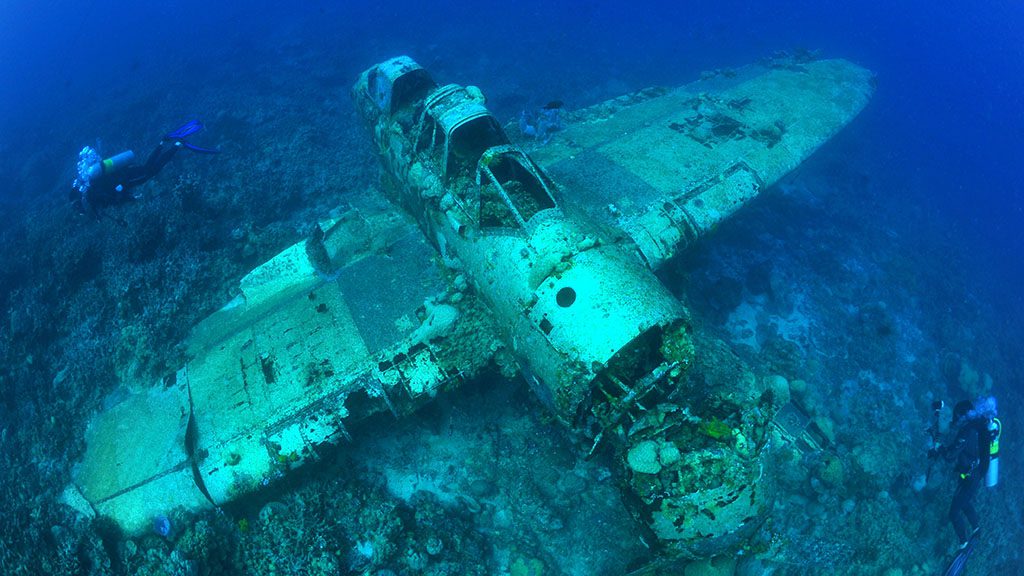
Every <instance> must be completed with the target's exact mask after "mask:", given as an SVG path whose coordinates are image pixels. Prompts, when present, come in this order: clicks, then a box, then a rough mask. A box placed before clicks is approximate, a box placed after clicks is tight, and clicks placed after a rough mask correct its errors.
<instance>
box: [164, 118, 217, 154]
mask: <svg viewBox="0 0 1024 576" xmlns="http://www.w3.org/2000/svg"><path fill="white" fill-rule="evenodd" d="M202 129H203V124H202V123H201V122H199V120H189V121H188V122H186V123H184V124H182V125H181V126H178V127H177V128H175V129H174V130H173V131H171V132H169V133H168V134H167V135H166V136H164V139H165V140H177V141H178V142H181V143H182V144H183V145H184V146H185V148H188V149H189V150H191V151H193V152H199V153H200V154H217V153H218V152H220V150H216V149H214V148H204V147H202V146H196V145H195V144H189V143H188V142H185V138H188V137H189V136H191V135H193V134H195V133H196V132H199V131H200V130H202Z"/></svg>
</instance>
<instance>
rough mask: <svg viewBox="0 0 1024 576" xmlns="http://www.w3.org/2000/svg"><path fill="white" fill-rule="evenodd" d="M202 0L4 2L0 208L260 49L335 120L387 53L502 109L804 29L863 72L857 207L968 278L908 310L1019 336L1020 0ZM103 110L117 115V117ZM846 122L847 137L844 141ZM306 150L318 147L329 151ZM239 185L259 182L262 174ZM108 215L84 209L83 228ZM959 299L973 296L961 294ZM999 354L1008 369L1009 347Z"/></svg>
mask: <svg viewBox="0 0 1024 576" xmlns="http://www.w3.org/2000/svg"><path fill="white" fill-rule="evenodd" d="M216 4H217V3H216V2H209V1H205V2H200V1H196V0H186V1H181V2H160V3H145V2H129V1H118V2H69V1H67V2H41V1H30V0H8V2H5V3H4V5H3V6H2V8H3V11H4V12H3V13H4V16H3V19H2V24H0V136H2V137H0V226H10V225H12V223H14V222H16V221H18V220H19V219H24V217H25V215H26V214H31V213H33V212H34V211H39V210H46V211H67V210H68V208H67V206H66V195H67V185H68V183H69V182H70V179H71V177H72V174H73V170H74V163H75V160H76V155H77V152H78V150H79V149H81V147H82V146H83V145H85V144H93V143H94V142H95V141H96V139H97V138H101V139H103V140H104V141H106V142H109V143H110V147H116V146H138V145H142V146H145V145H146V144H145V142H139V141H138V139H140V138H144V137H145V136H144V135H147V134H148V135H150V136H151V137H153V138H155V137H157V135H159V133H160V131H162V130H167V129H169V128H171V127H173V126H174V125H175V124H174V123H175V122H178V121H181V120H184V119H186V118H191V117H198V118H200V119H208V118H216V117H217V116H218V114H219V113H222V112H223V111H222V110H209V109H204V105H205V104H204V103H205V102H208V101H209V100H208V99H204V98H202V97H199V96H198V95H199V94H202V93H206V94H208V93H209V92H210V91H216V90H218V88H219V87H220V86H225V87H228V86H231V87H235V86H238V85H239V83H247V82H250V81H251V83H253V84H261V85H265V86H271V87H273V89H276V90H287V89H288V85H287V83H285V84H284V85H280V86H278V85H276V84H274V83H273V82H268V80H271V79H272V78H270V77H273V76H274V75H275V70H281V71H282V73H281V76H282V77H288V78H294V77H295V75H296V74H297V73H298V74H306V73H312V71H311V70H310V69H309V67H310V66H315V67H317V68H319V71H318V72H319V75H320V76H322V77H323V82H322V86H323V88H322V90H323V93H322V94H318V95H314V97H311V98H310V99H309V102H308V107H309V109H310V110H313V109H319V108H321V107H323V106H325V102H330V101H335V102H341V103H342V105H341V108H340V109H342V110H344V111H346V112H345V114H344V115H341V116H339V118H338V122H339V124H343V123H347V124H353V123H354V118H353V117H352V116H353V115H352V114H350V113H348V111H349V110H350V108H351V106H350V104H349V94H348V89H349V87H350V86H351V84H352V82H353V80H354V78H355V76H356V75H357V74H358V73H359V72H360V71H361V70H363V69H365V68H366V67H368V66H370V65H372V64H374V63H377V62H379V61H381V60H382V59H384V58H388V57H391V56H394V55H397V54H401V53H407V54H409V55H411V56H413V57H414V58H416V59H417V60H418V61H420V62H421V63H422V64H423V65H425V66H426V67H427V68H428V69H429V70H430V71H431V72H432V73H433V74H434V76H435V78H437V79H439V80H440V81H442V82H449V81H451V82H459V83H471V84H477V85H479V86H481V87H482V88H483V91H484V93H485V94H487V95H488V97H489V104H490V106H491V107H492V108H493V109H494V110H495V112H496V113H497V115H498V116H499V117H500V118H502V119H503V120H507V119H511V118H513V117H515V116H516V115H517V114H518V113H519V111H520V110H522V109H524V108H526V107H529V106H536V105H538V104H541V103H544V102H547V101H549V100H554V99H559V100H563V101H565V102H566V104H567V105H568V106H569V107H570V108H575V107H580V106H586V105H589V104H593V103H595V102H597V101H599V100H601V99H604V98H609V97H613V96H617V95H619V94H622V93H624V92H627V91H629V90H633V89H638V88H642V87H646V86H650V85H656V84H662V85H678V84H682V83H685V82H688V81H691V80H694V79H696V78H697V77H698V75H699V73H700V72H701V71H703V70H708V69H713V68H719V67H736V66H741V65H744V64H748V63H751V62H756V61H757V60H759V59H761V58H763V57H765V56H769V55H771V54H772V53H773V52H775V51H777V50H787V49H794V48H801V47H803V48H809V49H817V50H820V51H821V54H822V56H824V57H842V58H847V59H850V60H852V61H854V62H857V63H859V64H861V65H863V66H866V67H868V68H870V69H872V70H873V71H875V72H876V73H877V75H878V90H877V93H876V95H875V97H874V99H873V100H872V102H871V103H870V104H869V106H868V108H867V109H866V110H865V111H864V113H863V114H862V116H861V117H860V118H859V119H858V120H857V121H856V122H855V123H854V124H853V125H851V126H850V127H849V128H848V129H847V131H846V134H844V135H841V136H840V138H839V139H838V140H839V142H835V143H833V144H831V145H830V146H833V148H832V150H833V152H834V151H835V150H842V151H843V153H846V152H847V151H849V153H850V154H851V155H852V156H851V157H850V158H849V159H848V160H849V164H848V166H847V168H846V169H847V170H849V172H850V173H858V174H861V175H863V176H864V177H865V178H867V180H868V181H869V183H870V184H869V186H868V187H867V192H865V197H864V198H863V202H864V207H863V208H862V209H861V210H860V211H859V212H858V213H857V214H856V216H855V219H865V214H867V215H868V216H869V217H870V216H871V215H873V214H875V215H877V220H879V221H881V222H884V226H885V227H886V228H887V229H888V230H890V231H891V233H892V238H893V244H894V248H893V250H894V251H899V250H906V251H909V250H910V249H911V248H910V247H911V246H913V247H914V248H913V249H914V250H916V251H917V252H913V253H911V254H909V256H910V257H911V259H913V260H914V261H915V263H916V264H917V265H918V266H919V267H920V269H921V270H930V271H932V272H931V274H930V275H929V277H930V278H934V277H935V276H936V273H935V270H939V275H941V274H942V273H947V274H948V275H949V277H951V278H956V279H957V280H956V281H955V282H953V284H955V285H956V286H967V288H966V291H960V292H958V291H957V290H934V291H932V290H929V289H930V288H931V286H923V288H924V289H925V290H929V292H928V293H926V294H921V298H922V299H924V300H926V301H927V303H926V304H925V305H923V306H921V307H922V308H923V309H925V310H933V309H935V310H942V311H948V310H949V309H957V308H963V309H964V310H972V311H973V310H977V309H979V308H985V309H988V310H990V311H995V316H996V317H998V318H999V319H1000V324H999V325H994V324H993V323H992V321H991V320H992V317H991V316H990V317H988V318H987V319H986V320H985V321H986V322H988V323H987V324H982V323H980V322H981V320H980V319H979V323H977V324H975V323H973V322H974V319H973V318H971V317H970V314H969V313H961V314H956V313H953V314H946V316H945V317H952V318H958V319H962V321H963V324H962V326H959V327H958V328H959V329H962V331H964V332H970V333H976V332H984V331H989V332H995V333H998V334H999V336H997V337H996V339H1000V338H1001V339H1002V340H1003V341H1004V342H1006V345H1005V346H1004V347H1003V348H1002V356H1003V357H1004V362H1005V363H1006V364H1010V365H1011V366H1012V365H1013V364H1014V362H1016V361H1017V358H1018V357H1019V354H1020V352H1021V350H1022V344H1021V342H1024V338H1021V334H1022V331H1021V330H1020V328H1019V323H1020V322H1022V321H1024V300H1022V297H1021V296H1020V294H1019V292H1020V290H1019V287H1020V286H1021V284H1022V283H1024V258H1022V255H1024V185H1022V174H1021V172H1022V169H1024V146H1022V143H1021V141H1022V139H1024V102H1022V97H1021V94H1022V92H1024V3H1021V2H1011V1H989V2H975V3H968V2H924V1H923V0H916V1H913V2H902V3H891V2H883V1H879V0H876V1H873V2H863V3H850V2H821V1H802V2H797V1H785V2H762V1H748V2H744V1H738V0H721V1H705V2H688V3H678V2H663V3H655V2H647V3H637V4H636V5H627V3H625V2H623V3H612V2H569V3H557V2H538V1H536V0H530V1H511V0H510V1H507V2H497V1H494V0H485V1H479V2H466V3H445V2H441V1H435V2H431V3H427V7H425V8H422V7H419V6H420V5H421V4H422V3H421V2H413V1H410V0H403V1H401V2H372V3H370V2H342V1H338V2H320V3H316V2H313V3H281V2H268V1H266V0H257V1H251V2H245V3H242V2H232V3H228V5H229V6H230V7H218V6H216ZM630 4H632V3H630ZM893 4H896V6H893ZM285 71H286V72H285ZM224 89H225V90H227V89H229V88H224ZM230 89H234V88H230ZM154 92H156V95H155V96H154V94H153V93H154ZM140 94H145V95H146V97H145V98H143V97H141V96H139V95H140ZM154 98H156V100H154ZM240 98H241V96H240ZM168 100H170V101H171V104H169V105H168V104H167V101H168ZM153 101H156V102H159V103H161V106H160V107H159V109H160V110H161V111H160V112H159V113H158V112H156V111H154V110H155V108H156V107H153V108H152V109H151V108H150V107H148V106H147V104H146V103H147V102H153ZM221 101H222V100H221ZM140 102H141V104H140ZM110 110H114V112H113V113H111V112H109V111H110ZM108 115H109V117H108ZM208 123H209V126H208V132H207V133H206V134H204V135H203V136H204V137H207V138H210V139H211V140H213V141H214V142H217V143H218V144H219V145H225V144H229V143H225V142H224V140H223V138H225V136H224V134H225V133H226V132H227V131H226V129H224V128H222V131H221V133H220V135H218V128H219V127H218V125H217V123H216V122H208ZM115 125H116V126H118V127H124V126H126V125H127V126H129V127H131V130H132V131H133V133H132V134H129V135H126V134H124V133H123V132H124V131H123V130H122V129H121V128H114V127H113V126H115ZM105 127H106V128H105ZM360 134H362V133H361V132H360ZM282 137H287V135H282ZM218 138H219V139H218ZM844 138H846V141H845V142H846V143H847V144H848V143H849V142H850V141H854V142H855V143H856V144H855V145H850V146H847V147H843V141H842V140H843V139H844ZM351 146H352V148H353V149H358V148H359V147H365V146H367V140H366V139H365V138H364V139H358V138H357V139H353V141H352V144H351ZM238 153H239V152H238V151H234V152H233V154H238ZM242 153H245V151H244V150H243V151H242ZM251 153H253V154H259V153H260V151H259V150H252V152H251ZM227 156H228V155H225V157H227ZM235 158H237V156H235ZM225 161H230V159H228V158H226V159H225ZM309 161H311V162H316V163H322V164H321V166H320V167H321V168H322V167H324V166H327V167H332V166H334V165H335V163H337V162H338V159H337V158H334V157H323V158H313V159H311V160H309ZM243 178H244V177H243ZM370 183H371V182H370V181H369V180H368V181H367V182H365V183H362V185H363V187H365V186H366V185H369V184H370ZM254 184H255V185H254V186H253V187H252V188H253V189H254V190H259V184H260V183H259V182H256V183H254ZM858 189H860V188H858ZM255 201H257V202H258V198H257V199H256V200H255ZM840 210H844V211H845V210H847V207H841V208H840ZM224 217H225V218H229V217H232V216H230V215H225V216H224ZM51 221H52V220H51ZM67 221H68V222H69V223H70V222H72V219H71V218H70V217H69V218H68V219H67ZM105 224H106V223H105ZM69 225H79V223H71V224H69ZM235 225H236V224H235V223H234V222H232V223H230V224H229V225H227V226H226V228H227V229H228V230H230V229H231V228H233V227H234V226H235ZM106 229H107V228H103V227H101V226H97V227H96V228H95V233H96V234H102V233H104V231H105V230H106ZM110 229H114V230H116V228H110ZM0 236H2V235H0ZM52 238H53V235H51V236H50V239H51V240H52ZM294 240H295V239H294V238H292V239H290V241H294ZM54 241H55V242H56V240H54ZM279 248H280V247H278V249H279ZM268 253H270V254H272V253H273V252H270V251H269V249H268ZM947 253H948V254H950V256H951V257H949V258H947V257H946V255H947ZM263 256H265V255H263ZM918 256H920V257H918ZM837 259H842V255H837ZM33 265H35V263H34V264H33ZM38 265H39V266H46V263H45V262H42V263H39V264H38ZM946 268H948V270H945V269H946ZM0 274H5V272H0ZM12 276H13V275H12ZM7 280H9V279H8V278H3V277H0V286H3V287H4V290H7V288H6V286H7V285H8V284H11V285H16V283H15V282H8V281H7ZM225 282H228V281H227V280H225ZM47 294H48V293H47ZM83 298H84V297H83ZM967 299H970V300H972V301H973V302H974V303H975V305H972V306H964V300H967ZM977 302H981V303H982V305H981V306H978V305H977ZM216 304H217V305H219V302H218V303H216ZM209 306H213V304H209ZM196 308H197V311H195V312H194V313H195V314H197V315H198V314H199V311H198V308H199V307H198V306H197V307H196ZM939 316H940V314H936V317H939ZM12 324H13V323H12ZM987 341H988V340H986V341H985V342H987ZM940 347H941V346H940ZM963 353H964V356H965V357H968V356H972V355H977V351H975V350H965V351H963ZM930 361H931V359H928V360H926V362H930ZM957 366H959V365H957ZM981 368H985V367H984V366H981ZM1013 373H1015V374H1016V375H1017V376H1018V377H1024V370H1022V369H1021V368H1020V367H1016V368H1013V369H1011V371H1010V373H1009V374H1013ZM1009 374H1008V373H1007V372H1006V371H1003V372H1001V373H999V374H997V378H998V377H1001V378H1002V380H1001V381H1000V380H997V384H998V385H1006V384H1008V383H1010V382H1012V378H1009V377H1008V375H1009Z"/></svg>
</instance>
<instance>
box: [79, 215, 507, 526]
mask: <svg viewBox="0 0 1024 576" xmlns="http://www.w3.org/2000/svg"><path fill="white" fill-rule="evenodd" d="M449 274H450V273H449V272H448V270H447V269H445V268H444V267H443V266H442V265H441V264H440V263H439V262H438V257H437V255H436V252H435V251H434V249H433V247H431V246H430V245H429V244H427V243H426V242H425V241H424V239H423V235H422V233H421V232H420V231H419V230H418V229H417V228H416V227H415V226H414V225H412V224H410V223H409V222H408V221H407V220H405V219H404V218H402V217H401V216H399V215H397V214H395V213H393V212H392V211H390V210H380V209H377V210H369V209H363V210H351V211H348V212H346V213H345V214H344V215H342V216H341V217H339V218H336V219H334V220H331V221H329V222H326V223H323V224H321V225H320V227H319V229H318V231H317V232H316V233H315V234H314V235H312V237H311V238H310V239H308V240H306V241H304V242H300V243H298V244H295V245H294V246H292V247H290V248H288V249H286V250H284V251H283V252H281V253H280V254H278V255H277V256H276V257H274V258H273V259H271V260H270V261H268V262H266V263H265V264H263V265H262V266H260V267H258V268H256V269H255V270H253V271H252V272H251V273H249V275H247V276H246V277H245V278H244V279H243V280H242V281H241V284H240V294H239V296H238V297H236V298H235V299H234V300H233V301H232V302H231V303H230V304H228V305H227V306H225V307H224V308H222V309H221V310H219V311H217V312H216V313H214V314H213V315H211V316H210V317H209V318H207V319H206V320H204V321H203V322H202V323H200V324H199V325H198V326H197V327H196V328H195V330H194V332H193V335H192V336H191V338H190V340H189V342H188V348H189V354H190V357H191V358H190V360H189V362H188V364H187V365H186V366H185V367H184V368H182V369H181V370H179V371H178V372H177V373H176V374H175V375H173V376H171V377H168V378H165V379H164V381H163V382H162V383H161V384H159V385H158V386H156V387H152V388H146V389H143V390H141V391H138V392H135V393H132V394H128V395H126V397H124V398H123V399H121V400H120V401H119V402H113V403H112V406H111V407H110V408H109V409H107V410H105V411H103V412H101V413H100V414H98V415H97V416H96V418H95V420H94V421H93V423H92V425H91V427H90V431H89V434H88V437H87V448H86V453H85V456H84V458H83V462H82V464H81V466H79V469H78V473H77V474H76V478H75V481H76V483H77V485H78V486H79V488H80V489H81V491H82V494H83V495H84V496H85V498H86V499H87V500H88V501H89V502H90V503H91V504H92V505H93V506H94V507H95V508H96V510H97V512H99V513H100V514H102V515H105V516H108V517H111V518H112V519H113V520H115V521H116V522H117V523H118V524H119V525H121V527H122V528H124V529H125V530H127V531H128V532H139V531H142V530H144V529H146V527H147V526H149V525H150V523H151V521H152V518H153V517H154V516H156V515H158V514H166V513H169V512H170V511H171V510H173V509H175V508H177V507H183V508H186V509H192V510H194V509H200V508H203V507H209V506H213V505H219V504H222V503H225V502H227V501H229V500H231V499H233V498H235V497H237V496H239V495H241V494H244V493H248V492H251V491H254V490H257V489H259V488H260V487H261V486H263V485H266V484H268V483H270V482H272V481H273V480H274V479H275V478H277V477H280V476H281V475H282V473H283V472H284V471H285V470H287V469H289V468H292V467H295V466H298V465H299V464H301V463H302V462H304V461H306V460H308V459H310V458H311V457H315V456H316V455H317V451H318V448H319V447H320V446H321V445H324V444H325V443H333V442H335V441H336V440H338V439H339V438H343V437H345V436H346V435H347V428H348V427H350V426H351V425H353V424H355V423H356V422H358V421H359V420H362V419H364V418H366V417H368V416H370V415H372V414H374V413H378V412H392V413H395V414H402V413H406V412H408V411H410V410H412V409H414V408H415V407H417V406H418V405H419V404H421V403H422V402H425V401H426V400H428V399H429V398H430V397H432V396H433V395H435V394H436V393H437V392H438V391H439V390H440V389H442V388H444V387H445V386H446V385H448V384H450V383H453V382H455V381H457V380H459V379H461V378H463V377H464V376H466V375H471V374H473V373H474V372H475V371H476V370H477V369H478V368H480V366H481V365H483V364H484V363H486V362H487V361H488V360H489V359H490V357H491V355H492V354H493V352H494V350H496V349H497V346H496V345H495V340H494V338H493V336H492V334H493V331H492V330H491V329H490V324H489V319H488V318H487V316H486V315H485V314H483V313H482V312H481V310H479V309H478V306H477V304H476V303H475V300H474V299H473V298H472V297H471V296H469V295H463V294H461V293H459V292H458V291H457V290H456V288H454V286H456V285H457V284H458V282H455V281H454V280H453V279H451V278H449Z"/></svg>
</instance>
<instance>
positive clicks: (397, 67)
mask: <svg viewBox="0 0 1024 576" xmlns="http://www.w3.org/2000/svg"><path fill="white" fill-rule="evenodd" d="M436 86H437V83H435V82H434V80H433V79H432V78H431V77H430V74H429V73H428V72H427V71H426V70H424V69H423V67H422V66H420V65H419V64H417V63H416V62H415V61H414V60H413V59H412V58H409V57H408V56H398V57H396V58H392V59H391V60H388V61H386V62H382V63H381V64H378V65H377V66H374V67H373V68H371V69H370V70H369V71H368V73H367V78H366V87H367V91H368V92H369V96H371V97H372V98H373V102H374V104H376V105H377V109H378V110H380V112H382V113H384V114H387V115H388V116H393V115H394V114H395V113H396V112H398V111H399V110H401V109H402V108H404V107H407V106H409V105H410V104H415V103H416V102H419V101H421V100H423V99H424V98H425V97H426V95H427V93H428V92H430V91H431V90H433V89H434V88H435V87H436Z"/></svg>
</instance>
